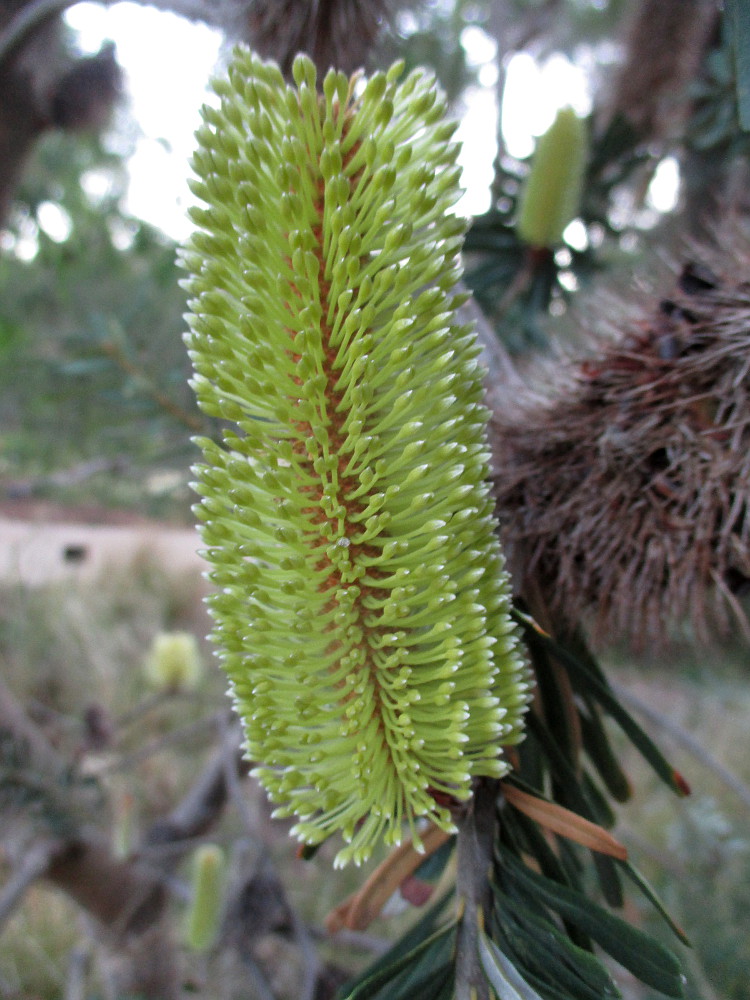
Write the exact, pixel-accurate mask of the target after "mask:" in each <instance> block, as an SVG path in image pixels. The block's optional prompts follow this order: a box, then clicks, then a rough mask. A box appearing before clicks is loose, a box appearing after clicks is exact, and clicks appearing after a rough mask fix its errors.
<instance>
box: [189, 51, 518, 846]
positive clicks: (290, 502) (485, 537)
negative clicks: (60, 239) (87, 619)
mask: <svg viewBox="0 0 750 1000" xmlns="http://www.w3.org/2000/svg"><path fill="white" fill-rule="evenodd" d="M401 72H402V69H401V67H400V66H396V67H394V68H392V69H391V70H390V71H389V72H388V74H387V75H385V74H383V73H377V74H375V75H374V76H373V77H372V78H371V79H369V80H368V81H367V82H366V83H364V82H359V81H358V80H357V79H356V78H355V79H353V80H348V79H347V78H346V77H345V76H344V75H343V74H341V73H334V72H330V73H329V74H328V75H327V76H326V78H325V81H324V83H323V95H319V94H318V93H317V91H316V74H315V69H314V67H313V65H312V63H311V62H310V61H309V60H308V59H306V58H303V57H300V58H298V59H297V61H296V62H295V65H294V76H295V80H296V83H297V87H296V88H293V87H289V86H287V85H286V84H285V83H284V81H283V79H282V76H281V74H280V72H279V70H278V68H277V67H275V66H274V65H270V64H264V63H262V62H261V61H259V60H258V59H257V58H256V57H255V56H253V55H252V54H251V53H250V52H248V51H246V50H238V51H237V52H236V53H235V56H234V59H233V61H232V64H231V66H230V69H229V80H228V81H227V82H221V83H218V84H217V85H216V89H217V92H218V93H219V95H220V97H221V107H220V108H219V109H218V110H216V109H213V108H207V109H205V112H204V116H205V125H204V126H203V127H202V128H201V129H200V130H199V133H198V139H199V149H198V151H197V153H196V155H195V161H194V164H195V169H196V172H197V174H198V175H199V180H198V181H197V182H196V184H195V192H196V194H197V195H198V196H199V197H200V198H201V199H202V200H203V201H204V202H205V203H206V205H207V207H206V208H201V209H196V210H195V211H194V213H193V217H194V219H195V221H196V222H197V224H198V226H199V227H200V228H199V229H198V231H197V232H196V233H195V234H194V236H193V237H192V239H191V241H190V243H189V245H188V247H187V249H186V251H185V255H184V258H185V264H186V266H187V267H188V268H189V270H190V271H191V272H192V275H193V276H192V278H191V279H190V280H189V282H188V286H189V289H190V291H191V293H192V301H191V310H192V315H191V317H190V327H191V333H190V335H189V336H188V338H187V341H188V346H189V350H190V354H191V357H192V359H193V362H194V366H195V371H196V376H195V381H194V386H195V390H196V393H197V395H198V399H199V401H200V403H201V405H202V406H203V408H204V409H205V410H206V411H207V412H209V413H212V414H215V415H216V416H218V417H221V418H223V419H226V420H231V421H233V422H234V423H236V425H237V428H238V429H237V431H232V430H229V431H226V432H225V433H224V440H223V444H222V445H218V444H215V443H214V442H212V441H210V440H204V441H202V442H201V443H202V446H203V449H204V454H205V459H206V464H205V465H203V466H202V467H201V468H200V469H199V470H198V472H199V483H198V485H197V489H198V491H199V492H200V493H201V494H202V495H203V500H202V502H201V504H200V505H199V508H198V514H199V517H200V518H201V519H202V521H203V528H202V533H203V539H204V542H205V545H206V556H207V558H208V559H209V560H210V562H211V563H212V564H213V569H212V572H211V579H212V580H213V581H214V583H215V584H216V588H217V589H216V593H215V594H214V595H213V597H212V598H211V608H212V612H213V615H214V618H215V621H216V630H215V639H216V641H217V642H218V643H219V645H220V646H221V656H222V659H223V663H224V666H225V667H226V669H227V671H228V673H229V675H230V677H231V680H232V686H233V690H234V695H235V698H236V701H237V707H238V711H239V713H240V714H241V716H242V717H243V719H244V720H245V725H246V733H247V751H248V754H249V756H250V757H251V759H253V760H255V761H257V762H258V766H257V769H256V774H257V775H258V777H259V778H260V780H261V781H262V783H263V784H264V785H265V787H266V789H267V790H268V793H269V795H270V796H271V798H272V799H273V800H275V801H276V802H278V803H279V808H278V810H277V815H291V814H294V813H296V814H297V815H298V816H299V817H300V822H299V823H298V824H297V825H296V827H295V828H294V832H295V833H296V835H297V836H298V837H299V838H300V839H301V840H303V841H305V842H307V843H311V844H312V843H318V842H320V841H321V840H323V839H325V838H326V837H327V836H328V835H329V834H331V833H333V832H335V831H337V830H342V832H343V835H344V838H345V840H346V841H347V842H349V846H348V847H346V848H345V849H343V850H342V851H341V852H340V853H339V855H338V857H337V864H344V863H346V861H348V860H350V859H353V860H355V861H357V862H359V861H361V860H363V859H365V858H366V857H367V856H368V855H369V853H370V851H371V849H372V846H373V845H374V844H375V843H376V841H377V840H378V839H379V838H380V837H384V838H385V840H386V841H387V842H389V843H393V842H398V841H399V840H400V839H401V837H402V835H403V828H404V825H406V827H408V829H409V831H410V832H411V834H412V835H414V836H415V837H416V836H417V833H416V827H415V824H416V820H417V819H418V818H419V817H427V818H429V819H431V820H432V821H434V822H435V823H436V824H438V825H439V826H440V827H442V828H443V829H452V828H453V823H452V819H451V815H450V812H449V810H448V808H446V807H445V806H444V805H440V804H439V803H438V801H436V800H439V799H441V797H444V796H445V795H446V794H447V795H448V796H450V797H453V798H455V799H459V800H462V799H467V798H468V797H469V796H470V794H471V788H472V780H473V778H474V777H475V776H478V775H488V776H500V775H502V774H504V773H505V772H506V771H507V764H506V763H505V761H504V760H503V759H502V756H501V747H502V745H503V744H511V743H515V742H517V741H518V739H519V738H520V735H521V723H522V717H523V712H524V709H525V705H526V702H527V700H528V693H527V687H528V681H527V677H526V672H525V668H524V666H523V661H522V658H521V656H520V653H519V651H518V645H517V644H518V639H517V636H516V632H515V630H514V627H513V626H512V624H511V622H510V619H509V613H508V612H509V604H508V602H509V597H508V583H507V579H506V575H505V572H504V569H503V562H502V557H501V553H500V549H499V545H498V541H497V538H496V535H495V533H494V531H493V519H492V501H491V498H490V496H489V492H488V487H487V485H486V483H485V480H486V478H487V472H488V467H487V461H488V451H487V443H486V421H487V412H486V410H485V409H484V407H483V405H482V402H481V398H482V383H481V369H480V368H479V366H478V364H477V361H476V357H477V347H476V344H475V339H474V336H473V334H472V332H471V330H470V329H469V328H467V327H460V326H458V325H457V324H456V321H455V318H454V311H453V310H454V309H455V308H456V307H457V305H458V304H459V302H460V301H461V299H460V297H459V296H456V295H452V294H451V290H452V289H453V287H454V285H455V283H456V281H457V279H458V276H459V263H458V255H459V251H460V247H461V241H462V236H463V230H464V223H463V221H462V220H460V219H457V218H456V217H455V216H454V215H452V214H450V209H451V207H452V205H453V204H454V203H455V201H456V199H457V196H458V186H457V185H458V174H459V171H458V168H457V167H456V165H455V160H456V153H457V148H456V146H455V144H454V143H452V142H451V141H450V140H451V136H452V134H453V131H454V126H453V125H452V124H448V123H446V122H445V121H444V117H443V116H444V111H445V107H444V101H443V99H442V98H441V97H440V96H439V94H438V92H437V91H436V89H435V87H434V85H433V82H432V79H431V78H429V77H427V76H425V75H424V74H423V73H421V72H414V73H412V74H410V75H409V76H408V77H407V78H406V79H405V80H404V81H403V82H402V83H398V78H399V76H400V75H401ZM417 842H418V838H417Z"/></svg>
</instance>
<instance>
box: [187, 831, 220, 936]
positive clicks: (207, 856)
mask: <svg viewBox="0 0 750 1000" xmlns="http://www.w3.org/2000/svg"><path fill="white" fill-rule="evenodd" d="M225 867H226V865H225V860H224V852H223V851H222V849H221V848H220V847H217V846H216V844H201V846H200V847H197V848H196V849H195V853H194V854H193V858H192V879H191V888H192V891H193V895H192V899H191V901H190V907H189V909H188V911H187V913H186V914H185V944H187V946H188V948H190V949H192V951H208V949H209V948H210V947H211V946H212V945H213V944H214V942H215V941H216V938H217V937H218V934H219V926H220V924H221V915H222V908H223V905H224V869H225Z"/></svg>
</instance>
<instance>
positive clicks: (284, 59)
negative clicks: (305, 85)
mask: <svg viewBox="0 0 750 1000" xmlns="http://www.w3.org/2000/svg"><path fill="white" fill-rule="evenodd" d="M392 7H393V0H255V3H254V4H253V5H252V7H251V8H250V12H249V14H248V15H247V17H248V28H249V35H250V43H251V44H252V46H253V48H254V49H255V50H256V51H257V52H258V53H259V54H260V55H262V56H265V57H267V58H268V57H270V58H272V59H275V60H276V62H277V63H278V64H279V66H280V67H281V70H282V72H283V74H284V76H285V77H287V79H291V73H292V63H293V62H294V58H295V56H296V55H297V53H298V52H304V53H306V54H307V55H308V56H309V57H310V58H311V59H312V61H313V62H314V63H315V66H316V68H317V70H318V73H319V74H320V75H321V76H323V75H324V74H325V72H326V70H328V69H330V68H331V67H335V68H336V69H337V70H341V71H343V72H344V73H353V72H354V71H355V70H357V69H360V67H362V66H363V65H364V64H365V63H366V61H367V56H368V53H369V51H370V49H371V48H372V46H373V45H374V44H375V41H376V40H377V38H378V35H379V34H380V31H381V28H382V27H383V25H384V24H385V22H386V21H387V19H388V15H389V12H390V9H391V8H392Z"/></svg>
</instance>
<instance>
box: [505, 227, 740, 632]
mask: <svg viewBox="0 0 750 1000" xmlns="http://www.w3.org/2000/svg"><path fill="white" fill-rule="evenodd" d="M749 273H750V246H749V245H748V243H747V241H745V243H744V248H743V249H742V250H741V251H740V252H739V256H738V254H737V253H733V254H732V257H731V259H730V258H729V257H727V258H725V260H724V262H723V265H722V262H721V261H715V260H711V261H710V268H709V267H708V266H707V265H706V264H704V263H700V264H689V265H688V266H687V267H686V268H685V269H684V270H683V272H682V274H681V276H680V278H679V281H678V284H677V288H676V289H675V294H674V295H673V296H672V297H670V298H669V299H665V300H663V301H661V302H659V303H655V304H654V307H653V310H652V312H651V314H650V315H646V316H645V317H644V318H643V319H641V320H640V321H637V322H636V321H632V322H631V323H630V324H629V326H628V328H627V329H625V330H624V331H623V332H622V333H621V334H620V336H619V338H618V339H617V340H616V341H615V342H612V343H610V344H608V345H606V346H602V347H600V349H599V351H598V353H596V354H595V355H594V356H592V357H590V358H589V359H588V360H586V361H584V362H579V363H576V364H573V365H571V366H570V367H569V368H568V370H567V372H563V373H560V372H557V373H556V376H555V382H556V385H555V387H554V388H553V389H552V391H551V398H549V400H548V401H545V402H543V403H541V402H540V401H539V398H538V396H537V397H535V399H534V400H532V399H531V396H530V397H529V400H528V401H527V402H526V403H524V402H523V400H521V401H520V403H519V406H518V409H517V411H516V412H515V413H514V414H513V415H512V416H511V417H510V418H508V417H506V418H503V417H501V418H500V419H499V420H498V422H497V423H496V426H495V428H494V431H495V433H496V448H497V450H498V453H499V461H498V467H499V468H500V470H501V471H500V472H499V473H498V476H497V479H496V496H497V500H498V506H499V509H500V513H501V515H502V519H503V520H504V523H505V525H506V537H507V539H508V541H509V542H510V541H511V540H512V543H513V546H514V549H515V556H514V558H515V561H516V563H519V564H522V565H523V571H524V572H525V574H526V576H527V578H529V577H530V576H533V578H534V580H535V581H536V582H537V584H538V585H540V586H541V587H542V589H543V591H544V595H545V599H546V600H547V601H548V602H549V603H550V605H551V607H552V608H553V609H554V610H555V611H556V612H557V613H558V614H561V615H563V616H564V617H565V619H566V620H568V621H577V620H579V618H580V616H581V614H582V613H585V612H587V611H588V612H592V613H593V616H594V617H595V619H596V624H597V625H598V627H599V631H600V632H601V631H603V630H604V629H606V630H607V632H608V634H609V635H610V637H613V636H614V635H617V636H619V637H625V638H629V639H630V640H632V641H634V642H635V643H636V644H638V643H643V642H646V641H656V642H658V641H659V640H661V639H664V637H665V634H666V633H665V628H666V627H667V625H668V624H670V623H672V624H673V623H675V622H678V621H680V620H685V619H689V620H690V622H691V623H692V626H693V628H694V630H695V632H696V634H697V635H698V637H700V638H702V639H705V638H706V637H707V634H708V629H709V625H711V626H713V627H718V628H726V626H727V625H728V624H729V622H730V621H731V620H732V613H734V612H736V613H740V609H739V605H738V603H737V598H736V594H737V592H738V591H741V590H742V588H743V585H744V584H746V583H747V581H748V579H750V512H749V510H748V507H749V505H750V399H749V398H748V397H749V396H750V283H749V282H748V281H747V277H748V274H749ZM515 568H516V569H518V566H516V567H515Z"/></svg>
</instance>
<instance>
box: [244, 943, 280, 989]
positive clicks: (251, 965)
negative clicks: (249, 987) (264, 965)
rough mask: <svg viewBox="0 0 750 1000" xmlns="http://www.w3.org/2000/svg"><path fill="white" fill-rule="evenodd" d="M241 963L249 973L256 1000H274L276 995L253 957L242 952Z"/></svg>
mask: <svg viewBox="0 0 750 1000" xmlns="http://www.w3.org/2000/svg"><path fill="white" fill-rule="evenodd" d="M242 963H243V965H244V966H245V967H246V968H247V971H248V972H249V973H250V979H251V980H252V984H253V988H254V989H255V992H256V993H257V995H258V1000H276V996H275V995H274V992H273V990H272V989H271V984H270V983H269V982H268V980H267V979H266V977H265V974H264V973H263V970H262V969H261V968H260V966H259V965H258V963H257V962H256V961H255V959H254V958H251V956H250V955H247V954H243V955H242Z"/></svg>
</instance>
